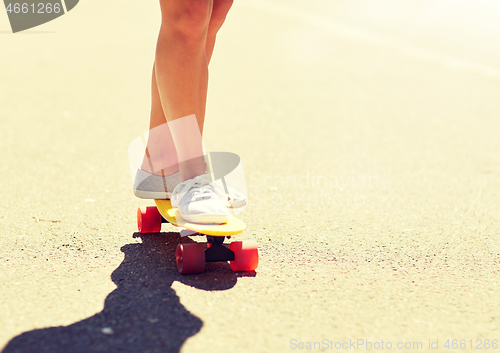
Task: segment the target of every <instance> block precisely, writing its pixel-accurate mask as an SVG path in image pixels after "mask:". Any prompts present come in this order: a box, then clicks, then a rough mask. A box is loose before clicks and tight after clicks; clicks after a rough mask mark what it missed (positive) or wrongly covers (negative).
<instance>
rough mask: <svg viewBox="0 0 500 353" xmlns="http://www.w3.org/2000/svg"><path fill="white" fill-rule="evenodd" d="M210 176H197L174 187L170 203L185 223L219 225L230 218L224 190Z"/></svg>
mask: <svg viewBox="0 0 500 353" xmlns="http://www.w3.org/2000/svg"><path fill="white" fill-rule="evenodd" d="M212 176H213V175H212V174H203V175H199V176H197V177H194V178H193V179H189V180H186V181H184V182H182V183H179V185H177V186H176V187H175V189H174V191H173V192H172V197H171V199H170V201H171V202H172V206H173V207H177V208H178V209H179V214H180V215H181V217H182V219H184V220H185V221H188V222H192V223H209V224H212V223H213V224H221V223H225V222H227V221H228V219H229V218H230V216H231V215H230V214H229V211H228V210H227V201H226V200H227V196H226V194H225V193H224V192H223V191H222V190H224V188H223V186H222V185H218V183H217V182H214V181H213V180H212Z"/></svg>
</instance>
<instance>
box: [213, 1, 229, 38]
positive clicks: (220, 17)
mask: <svg viewBox="0 0 500 353" xmlns="http://www.w3.org/2000/svg"><path fill="white" fill-rule="evenodd" d="M232 5H233V0H215V1H214V7H213V10H212V16H211V17H210V24H209V27H208V34H207V36H208V37H215V36H216V34H217V32H218V31H219V29H220V28H221V27H222V24H223V23H224V21H225V20H226V16H227V13H228V12H229V9H231V6H232Z"/></svg>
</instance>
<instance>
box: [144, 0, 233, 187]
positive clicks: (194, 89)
mask: <svg viewBox="0 0 500 353" xmlns="http://www.w3.org/2000/svg"><path fill="white" fill-rule="evenodd" d="M232 2H233V1H232V0H195V1H187V0H160V4H161V8H162V27H161V29H160V34H159V37H158V45H157V53H156V61H155V65H154V68H153V78H152V104H151V106H152V108H151V120H150V129H153V128H155V127H158V126H160V125H162V124H165V122H166V121H167V120H168V121H172V120H175V119H179V118H182V117H185V116H188V115H191V114H195V115H196V118H197V122H198V127H199V130H200V134H201V133H202V132H203V125H204V120H205V106H206V96H207V87H208V63H209V62H210V59H211V57H212V53H213V50H214V45H215V38H216V35H217V32H218V31H219V29H220V28H221V26H222V24H223V23H224V20H225V18H226V15H227V13H228V11H229V9H230V7H231V5H232ZM166 117H168V119H167V118H166ZM164 130H165V129H162V133H163V134H165V135H166V136H163V138H162V140H163V141H162V144H161V148H162V149H165V150H166V151H167V153H168V156H167V154H163V155H164V156H166V157H165V158H166V159H167V160H165V161H163V165H165V166H166V168H164V170H163V172H164V173H165V174H166V175H169V174H172V173H175V172H176V171H177V169H178V167H177V165H176V160H177V158H176V157H177V154H178V152H177V153H176V152H175V147H174V143H173V141H174V140H175V138H173V137H175V136H173V137H172V136H171V134H170V132H169V131H168V129H167V131H166V132H165V131H164ZM155 148H157V147H155ZM181 160H182V159H181ZM180 169H181V170H180V176H181V181H182V180H186V179H189V178H192V177H194V176H196V175H200V174H203V173H204V172H205V165H204V162H203V161H202V160H201V159H200V160H199V161H197V162H195V163H191V164H190V165H183V164H181V168H180Z"/></svg>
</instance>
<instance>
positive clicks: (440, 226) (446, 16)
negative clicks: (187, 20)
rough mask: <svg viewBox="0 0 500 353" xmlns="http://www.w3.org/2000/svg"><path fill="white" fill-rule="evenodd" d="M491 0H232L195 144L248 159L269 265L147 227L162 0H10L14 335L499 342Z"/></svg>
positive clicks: (246, 345)
mask: <svg viewBox="0 0 500 353" xmlns="http://www.w3.org/2000/svg"><path fill="white" fill-rule="evenodd" d="M307 4H309V5H307ZM499 12H500V9H499V7H498V5H496V4H495V2H491V1H490V2H488V1H477V2H473V1H469V2H467V1H456V2H453V1H448V2H443V1H435V0H428V1H422V2H420V1H419V2H411V1H390V0H377V1H368V0H354V1H347V0H342V1H340V0H339V1H327V0H322V1H315V2H313V3H312V4H311V2H301V1H298V0H293V1H285V0H274V1H262V0H255V1H254V0H237V1H236V3H235V5H234V7H233V9H232V11H231V13H230V16H229V17H228V20H227V23H226V24H225V26H224V27H223V29H222V32H221V34H220V37H219V39H218V44H217V48H216V52H215V55H214V58H213V62H212V64H211V83H210V92H209V104H208V115H207V125H206V130H205V142H206V145H207V146H208V149H209V150H212V151H231V152H235V153H238V154H239V155H240V156H241V158H242V161H243V165H244V169H245V175H246V179H247V185H248V192H249V197H250V206H249V207H248V208H247V209H246V210H245V212H244V213H243V214H242V215H241V218H242V219H243V220H244V221H245V222H246V223H247V226H248V229H247V231H245V233H243V234H242V235H241V236H240V237H238V239H254V240H256V241H257V242H258V244H259V250H260V264H259V267H258V269H257V271H256V272H255V273H238V274H235V273H232V272H231V270H230V268H229V265H227V264H212V265H208V266H207V271H206V273H204V274H201V275H189V276H181V275H179V274H178V273H177V272H176V270H175V264H174V249H175V246H176V244H177V243H179V242H181V241H185V242H190V241H196V240H197V238H196V237H193V238H192V239H181V238H180V237H179V234H178V231H177V230H176V229H175V228H174V227H172V226H167V225H166V226H164V228H163V233H161V234H160V235H139V234H138V233H136V224H135V210H136V208H137V207H138V206H140V205H145V204H148V202H147V201H145V200H140V199H137V198H135V197H134V195H133V192H132V187H131V178H130V172H129V168H128V165H127V147H128V144H129V143H130V142H131V141H132V140H133V139H134V138H135V137H136V136H138V135H139V134H140V133H141V132H143V131H145V130H146V129H147V126H148V125H147V121H148V116H149V104H150V103H149V99H150V92H149V89H150V76H151V75H150V73H151V68H152V61H153V57H154V48H155V43H156V36H157V31H158V27H159V9H158V4H157V3H155V2H154V1H153V2H132V1H117V0H110V1H106V2H103V1H97V0H86V1H81V2H80V3H79V4H78V6H77V7H76V8H75V9H73V10H72V11H71V12H69V13H68V14H67V15H65V16H63V17H61V18H58V19H56V20H54V21H52V22H49V23H47V24H45V25H43V26H40V27H36V28H33V29H31V30H28V31H25V32H20V33H17V34H12V33H10V27H9V23H8V20H7V16H6V15H5V13H4V12H1V11H0V48H1V55H0V150H1V151H2V157H1V158H2V163H1V165H0V170H1V178H0V180H1V187H0V196H1V198H0V200H1V201H0V230H1V234H0V235H1V237H0V283H1V286H0V328H1V329H0V349H3V350H2V352H3V353H11V352H177V351H182V352H289V351H296V350H300V351H347V350H350V351H359V352H363V351H367V350H369V348H370V347H373V348H372V350H373V349H376V348H377V347H379V349H382V348H381V347H384V349H391V348H392V349H393V350H394V351H433V352H436V351H441V352H449V351H453V349H452V348H454V346H452V344H457V345H459V344H460V343H462V344H463V345H462V347H461V349H460V346H457V347H458V348H459V349H458V350H455V351H460V352H468V351H469V352H472V351H476V350H477V349H478V348H483V351H484V350H485V349H488V350H487V351H493V348H494V347H495V346H494V344H495V342H497V344H500V342H499V341H498V340H500V302H499V301H498V297H499V294H500V290H499V287H500V272H499V271H500V264H499V261H500V246H499V238H500V226H499V221H500V211H499V210H500V207H499V206H500V201H499V200H500V183H499V177H500V163H499V162H500V139H499V138H498V136H499V134H498V132H499V131H500V119H499V117H500V116H499V114H500V99H499V97H500V71H499V70H500V66H499V64H498V63H499V62H500V60H499V59H500V49H499V47H500V46H499V45H498V43H500V29H499V27H498V23H500V21H498V19H500V15H499ZM495 16H496V17H495ZM495 43H496V44H495ZM198 240H200V239H198ZM453 339H456V340H457V341H452V340H453ZM447 340H449V341H448V345H449V347H450V348H447V347H446V342H447ZM460 340H463V341H460ZM494 340H497V341H494ZM315 342H316V343H315ZM354 342H355V344H354ZM419 342H420V343H421V346H420V345H419ZM370 344H371V345H372V346H370ZM389 345H390V346H389ZM429 345H430V348H429ZM464 345H465V346H464ZM2 347H3V348H2ZM301 348H303V349H301ZM308 348H311V349H308ZM431 348H432V349H431Z"/></svg>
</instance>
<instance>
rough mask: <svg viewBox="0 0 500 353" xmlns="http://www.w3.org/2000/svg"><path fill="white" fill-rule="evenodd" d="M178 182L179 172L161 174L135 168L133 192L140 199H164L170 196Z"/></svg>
mask: <svg viewBox="0 0 500 353" xmlns="http://www.w3.org/2000/svg"><path fill="white" fill-rule="evenodd" d="M179 183H180V180H179V172H176V173H174V174H172V175H165V176H161V175H156V174H151V173H148V172H146V171H144V170H142V169H137V173H136V174H135V180H134V194H135V196H137V197H140V198H142V199H157V200H166V199H169V198H170V196H171V195H172V192H173V191H174V188H175V187H176V186H177V185H178V184H179Z"/></svg>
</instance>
